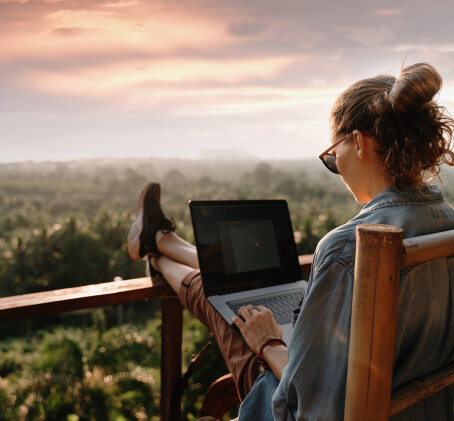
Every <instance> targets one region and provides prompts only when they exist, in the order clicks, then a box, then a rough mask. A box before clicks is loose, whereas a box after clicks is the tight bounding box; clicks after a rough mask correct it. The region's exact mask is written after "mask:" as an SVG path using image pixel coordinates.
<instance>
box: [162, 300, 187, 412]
mask: <svg viewBox="0 0 454 421" xmlns="http://www.w3.org/2000/svg"><path fill="white" fill-rule="evenodd" d="M182 332H183V308H182V307H181V304H180V301H179V300H178V298H177V297H163V298H162V331H161V420H162V421H179V420H180V419H181V402H178V403H174V405H178V407H175V408H172V407H171V404H172V397H173V396H174V394H175V390H176V389H177V387H178V384H179V382H180V380H181V344H182ZM171 416H172V419H170V417H171Z"/></svg>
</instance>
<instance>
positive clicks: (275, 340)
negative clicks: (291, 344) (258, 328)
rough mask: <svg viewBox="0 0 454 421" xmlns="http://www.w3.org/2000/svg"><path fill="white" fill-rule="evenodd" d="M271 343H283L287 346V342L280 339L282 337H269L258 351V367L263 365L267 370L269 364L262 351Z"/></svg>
mask: <svg viewBox="0 0 454 421" xmlns="http://www.w3.org/2000/svg"><path fill="white" fill-rule="evenodd" d="M272 344H281V345H284V346H285V347H286V348H287V344H286V343H285V342H284V341H283V340H282V339H270V340H269V341H266V342H265V343H264V344H263V345H262V346H261V347H260V351H259V352H258V354H257V361H258V363H259V364H260V367H263V368H264V369H265V370H269V369H270V366H269V365H268V363H267V362H266V361H265V360H264V359H263V351H264V350H265V348H266V347H267V346H268V345H272Z"/></svg>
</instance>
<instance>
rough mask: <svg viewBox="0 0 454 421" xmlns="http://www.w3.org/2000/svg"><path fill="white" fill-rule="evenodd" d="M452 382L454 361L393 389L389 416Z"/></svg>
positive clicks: (453, 381)
mask: <svg viewBox="0 0 454 421" xmlns="http://www.w3.org/2000/svg"><path fill="white" fill-rule="evenodd" d="M453 383H454V363H452V364H449V365H447V366H445V367H442V368H440V369H439V370H435V371H433V372H432V373H429V374H428V375H426V376H423V377H420V378H418V379H415V380H413V381H412V382H410V383H407V384H406V385H404V386H401V387H399V388H398V389H396V390H394V391H393V393H392V395H391V408H390V410H389V416H390V417H392V416H393V415H395V414H398V413H399V412H402V411H403V410H404V409H407V408H408V407H409V406H411V405H414V404H415V403H418V402H420V401H423V400H424V399H426V398H428V397H429V396H431V395H433V394H434V393H437V392H439V391H440V390H442V389H444V388H445V387H447V386H450V385H452V384H453Z"/></svg>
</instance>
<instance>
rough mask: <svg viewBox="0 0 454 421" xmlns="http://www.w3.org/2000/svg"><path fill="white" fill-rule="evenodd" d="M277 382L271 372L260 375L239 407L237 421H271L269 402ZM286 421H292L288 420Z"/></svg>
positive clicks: (267, 371)
mask: <svg viewBox="0 0 454 421" xmlns="http://www.w3.org/2000/svg"><path fill="white" fill-rule="evenodd" d="M278 384H279V380H278V379H277V377H276V376H275V375H274V374H273V372H271V371H269V370H266V371H265V373H263V374H260V376H259V377H258V378H257V380H256V381H255V383H254V387H253V388H252V390H251V391H250V392H249V393H248V395H247V396H246V399H245V400H244V401H243V403H242V404H241V407H240V413H239V416H238V420H239V421H273V420H274V418H273V412H272V408H271V402H272V398H273V394H274V392H275V390H276V388H277V386H278ZM288 421H294V420H292V419H289V420H288Z"/></svg>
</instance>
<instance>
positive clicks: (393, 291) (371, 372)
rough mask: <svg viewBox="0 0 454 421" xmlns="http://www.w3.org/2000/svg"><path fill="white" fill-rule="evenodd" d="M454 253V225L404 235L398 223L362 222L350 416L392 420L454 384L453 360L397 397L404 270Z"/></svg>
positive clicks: (347, 412) (360, 420)
mask: <svg viewBox="0 0 454 421" xmlns="http://www.w3.org/2000/svg"><path fill="white" fill-rule="evenodd" d="M451 255H454V230H452V231H445V232H441V233H437V234H431V235H426V236H421V237H414V238H410V239H406V240H404V239H403V231H402V230H401V229H400V228H397V227H393V226H390V225H378V224H364V225H360V226H358V228H357V232H356V260H355V279H354V285H353V302H352V323H351V333H350V348H349V355H348V372H347V389H346V398H345V413H344V419H345V420H347V421H353V420H354V421H356V420H357V421H364V420H374V421H375V420H377V421H380V420H387V419H389V417H390V416H392V415H394V414H396V413H398V412H400V411H403V410H404V409H405V408H407V407H408V406H410V405H413V404H414V403H416V402H419V401H420V400H423V399H425V398H426V397H428V396H430V395H431V394H433V393H436V392H438V391H439V390H441V389H443V388H444V387H446V386H449V385H450V384H453V383H454V364H453V365H450V366H447V367H443V368H441V369H440V370H437V371H436V372H433V373H428V375H427V376H425V377H424V378H423V379H415V381H414V382H412V383H409V384H408V385H405V386H404V387H402V388H399V389H398V390H395V391H393V393H392V396H391V384H392V372H393V361H394V345H395V338H396V322H397V304H398V294H399V277H400V276H399V275H400V269H401V268H402V267H405V266H409V265H414V264H418V263H422V262H425V261H429V260H433V259H438V258H442V257H447V256H451ZM440 334H441V332H440Z"/></svg>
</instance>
